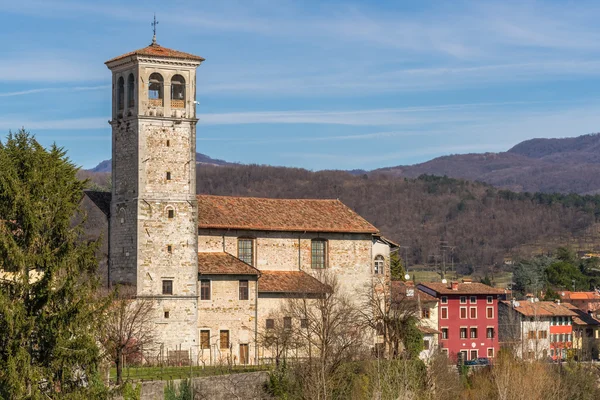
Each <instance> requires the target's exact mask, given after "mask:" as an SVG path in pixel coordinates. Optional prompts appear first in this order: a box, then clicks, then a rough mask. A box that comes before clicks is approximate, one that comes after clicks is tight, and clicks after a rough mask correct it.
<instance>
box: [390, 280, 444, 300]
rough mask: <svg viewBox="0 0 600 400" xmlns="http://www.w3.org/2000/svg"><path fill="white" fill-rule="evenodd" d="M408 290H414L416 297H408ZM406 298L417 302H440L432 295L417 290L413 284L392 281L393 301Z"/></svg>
mask: <svg viewBox="0 0 600 400" xmlns="http://www.w3.org/2000/svg"><path fill="white" fill-rule="evenodd" d="M408 288H412V289H414V296H412V297H407V296H406V289H408ZM405 298H406V299H409V300H415V301H416V300H420V301H422V302H430V301H438V299H437V298H435V297H433V296H432V295H430V294H428V293H425V292H423V291H422V290H419V289H418V288H415V285H414V284H413V283H412V282H403V281H392V300H393V301H400V300H402V299H405Z"/></svg>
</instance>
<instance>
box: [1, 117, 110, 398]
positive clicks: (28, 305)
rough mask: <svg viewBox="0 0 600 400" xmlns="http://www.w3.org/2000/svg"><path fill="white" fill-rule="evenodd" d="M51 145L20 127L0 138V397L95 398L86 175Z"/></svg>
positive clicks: (98, 392)
mask: <svg viewBox="0 0 600 400" xmlns="http://www.w3.org/2000/svg"><path fill="white" fill-rule="evenodd" d="M77 170H78V168H77V167H76V166H75V165H74V164H73V163H72V162H71V161H70V160H69V159H68V158H67V157H66V152H65V151H64V150H63V149H62V148H59V147H57V146H56V145H52V146H50V148H49V149H45V148H44V147H43V146H41V145H40V144H39V143H38V142H37V140H36V139H35V137H33V136H32V135H30V134H29V133H27V132H26V131H25V130H23V129H21V130H20V131H19V132H17V133H15V134H12V133H9V135H8V137H7V139H6V141H5V143H0V171H2V174H1V176H0V278H1V279H0V398H6V399H9V398H10V399H16V398H19V399H41V398H46V399H47V398H99V397H102V396H103V390H104V389H103V388H102V385H101V384H99V383H98V382H99V381H98V380H97V377H98V373H97V371H98V365H99V361H100V353H99V349H98V346H97V345H96V340H95V335H94V333H95V331H96V328H97V323H98V321H99V320H100V318H98V316H99V315H100V314H101V311H102V310H101V307H103V303H102V302H101V301H97V298H96V293H97V292H96V289H97V277H96V274H95V272H96V268H97V264H98V263H97V260H96V257H95V251H96V248H97V243H96V242H88V241H85V240H84V239H83V235H82V233H83V232H82V227H81V221H82V219H83V217H82V215H81V213H80V209H79V204H80V201H81V198H82V195H83V188H84V185H85V182H83V181H80V180H78V179H77V178H76V173H77Z"/></svg>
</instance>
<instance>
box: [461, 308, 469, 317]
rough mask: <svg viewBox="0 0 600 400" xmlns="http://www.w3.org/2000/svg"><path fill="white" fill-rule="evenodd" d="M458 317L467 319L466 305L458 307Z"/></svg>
mask: <svg viewBox="0 0 600 400" xmlns="http://www.w3.org/2000/svg"><path fill="white" fill-rule="evenodd" d="M460 319H467V307H461V308H460Z"/></svg>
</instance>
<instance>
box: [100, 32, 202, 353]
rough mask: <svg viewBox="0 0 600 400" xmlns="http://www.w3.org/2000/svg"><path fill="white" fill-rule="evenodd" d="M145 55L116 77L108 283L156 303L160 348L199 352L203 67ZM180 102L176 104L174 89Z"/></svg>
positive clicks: (154, 48) (156, 49) (150, 51)
mask: <svg viewBox="0 0 600 400" xmlns="http://www.w3.org/2000/svg"><path fill="white" fill-rule="evenodd" d="M143 50H146V51H138V52H133V53H129V54H126V55H124V56H121V57H117V58H116V59H113V60H110V61H108V62H107V63H106V64H107V66H108V68H109V69H110V70H111V71H112V73H113V102H112V105H113V107H112V109H113V113H112V115H113V117H112V120H111V125H112V128H113V142H112V145H113V165H112V167H113V168H112V171H113V172H112V174H113V176H112V179H113V191H112V200H111V218H110V223H111V235H110V236H111V237H110V241H111V246H110V248H111V254H110V281H111V283H112V284H127V285H132V286H135V287H136V291H137V295H138V297H143V298H150V299H152V300H153V301H154V302H155V310H156V315H155V321H156V324H157V331H158V336H159V338H158V343H157V347H161V348H162V349H164V350H165V351H167V350H174V349H176V348H178V347H179V346H180V347H181V348H182V349H186V350H188V349H191V350H192V352H193V351H194V349H197V345H198V338H197V329H196V327H197V321H198V313H197V309H198V304H197V302H198V297H197V293H196V288H197V275H198V272H197V271H198V270H197V248H198V247H197V241H196V240H197V236H196V226H197V205H196V185H195V176H196V171H195V168H196V164H195V154H196V150H195V149H196V122H197V120H196V118H195V104H194V100H195V90H196V89H195V80H196V68H197V67H198V66H199V65H200V62H201V59H200V58H198V57H196V58H195V59H190V58H189V57H188V58H186V56H185V55H183V56H182V55H181V54H178V53H173V54H175V55H176V56H175V57H164V56H163V53H164V50H165V49H164V48H162V47H160V46H158V45H156V44H155V43H153V44H152V45H151V46H148V48H146V49H143ZM172 84H179V85H180V87H179V89H178V91H177V93H178V95H179V96H182V97H183V99H177V100H174V99H171V94H172V93H175V92H173V91H172V88H171V85H172ZM192 356H193V354H192Z"/></svg>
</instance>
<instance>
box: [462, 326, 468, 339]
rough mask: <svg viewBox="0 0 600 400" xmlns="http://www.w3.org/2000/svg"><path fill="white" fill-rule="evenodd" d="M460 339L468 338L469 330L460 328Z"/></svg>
mask: <svg viewBox="0 0 600 400" xmlns="http://www.w3.org/2000/svg"><path fill="white" fill-rule="evenodd" d="M460 338H461V339H466V338H467V328H460Z"/></svg>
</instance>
